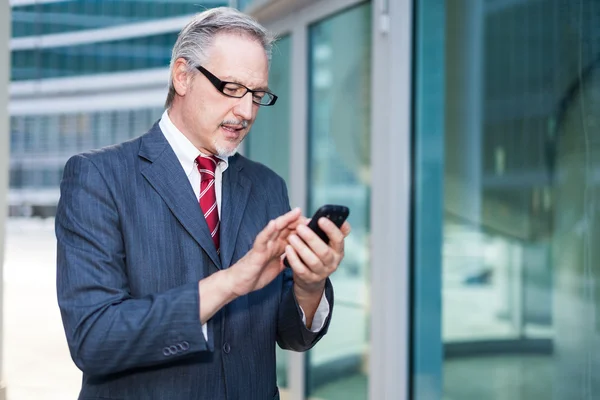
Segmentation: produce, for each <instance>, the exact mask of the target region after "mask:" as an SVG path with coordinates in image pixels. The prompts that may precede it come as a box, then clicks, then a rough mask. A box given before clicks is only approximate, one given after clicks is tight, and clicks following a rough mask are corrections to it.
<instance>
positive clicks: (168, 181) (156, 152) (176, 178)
mask: <svg viewBox="0 0 600 400" xmlns="http://www.w3.org/2000/svg"><path fill="white" fill-rule="evenodd" d="M139 156H140V157H142V158H144V159H146V160H148V161H150V163H148V164H146V165H145V166H142V168H141V173H142V175H143V176H144V177H145V178H146V180H147V181H148V182H149V183H150V185H152V187H153V188H154V190H156V192H157V193H158V194H159V195H160V196H161V197H162V199H163V200H164V202H165V203H166V204H167V206H168V207H169V209H170V210H171V212H172V213H173V215H174V216H175V218H177V220H179V222H180V223H181V225H182V226H183V227H184V228H185V229H186V230H187V231H188V232H189V234H190V235H191V236H192V237H193V238H194V239H195V240H196V241H197V242H198V244H199V245H200V246H202V248H203V249H204V251H205V252H206V253H207V254H208V256H209V257H210V259H211V260H212V261H213V262H214V263H215V265H216V266H217V267H218V268H221V260H220V259H219V256H218V255H217V250H216V249H215V245H214V243H213V241H212V238H211V236H210V232H209V230H208V225H207V224H206V220H205V219H204V217H203V215H202V212H201V210H200V206H199V204H198V202H197V201H196V196H195V195H194V191H193V190H192V188H191V186H190V182H189V180H188V179H187V177H186V176H185V173H184V171H183V168H181V164H180V163H179V160H177V156H176V155H175V153H174V152H173V149H171V146H169V143H168V142H167V139H166V138H165V137H164V135H163V133H162V131H161V130H160V128H159V127H158V124H155V125H154V127H153V128H152V129H151V130H150V132H148V133H147V134H146V135H144V136H143V137H142V144H141V146H140V152H139Z"/></svg>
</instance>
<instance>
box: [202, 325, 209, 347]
mask: <svg viewBox="0 0 600 400" xmlns="http://www.w3.org/2000/svg"><path fill="white" fill-rule="evenodd" d="M202 334H203V335H204V340H206V341H207V342H208V328H207V326H206V324H205V323H204V324H202Z"/></svg>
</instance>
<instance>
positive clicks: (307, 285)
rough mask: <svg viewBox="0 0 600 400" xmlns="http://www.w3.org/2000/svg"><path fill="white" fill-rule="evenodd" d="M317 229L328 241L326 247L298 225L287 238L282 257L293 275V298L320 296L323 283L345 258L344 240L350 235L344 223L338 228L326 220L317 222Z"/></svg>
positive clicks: (315, 236) (307, 229)
mask: <svg viewBox="0 0 600 400" xmlns="http://www.w3.org/2000/svg"><path fill="white" fill-rule="evenodd" d="M305 222H308V219H307V220H306V221H305ZM318 224H319V227H320V228H321V229H322V230H323V232H325V233H326V234H327V236H328V237H329V245H327V244H326V243H325V242H323V241H322V240H321V238H319V237H318V236H317V235H316V234H315V233H314V232H313V231H312V230H311V229H310V228H309V227H308V226H306V223H305V224H300V225H298V226H297V227H296V232H295V233H292V234H291V235H290V236H289V237H288V242H289V243H290V244H289V245H288V246H286V249H285V255H286V257H287V259H288V262H289V264H290V266H291V268H292V270H293V271H294V286H295V288H294V289H295V291H296V295H297V296H298V295H312V294H315V293H318V294H319V295H321V294H322V293H323V289H324V288H325V281H326V279H327V278H328V277H329V276H330V275H331V274H333V273H334V272H335V271H336V270H337V268H338V266H339V265H340V262H341V261H342V258H344V239H345V238H346V236H348V234H349V233H350V224H349V223H348V222H347V221H346V222H344V224H343V225H342V226H341V228H338V227H337V226H336V225H335V224H334V223H333V222H331V221H330V220H328V219H327V218H320V219H319V221H318Z"/></svg>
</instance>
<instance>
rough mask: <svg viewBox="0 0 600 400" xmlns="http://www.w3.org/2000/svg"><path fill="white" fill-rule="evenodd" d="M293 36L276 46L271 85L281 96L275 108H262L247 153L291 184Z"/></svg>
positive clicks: (270, 75)
mask: <svg viewBox="0 0 600 400" xmlns="http://www.w3.org/2000/svg"><path fill="white" fill-rule="evenodd" d="M290 57H291V39H290V37H289V36H285V37H283V38H281V39H279V40H278V41H277V42H276V44H275V46H274V49H273V59H272V61H271V70H270V71H269V87H270V88H271V90H272V91H273V92H274V93H275V94H276V95H277V96H278V99H277V103H276V104H275V105H274V106H272V107H261V108H260V110H259V113H258V118H257V119H256V121H255V122H254V125H253V126H252V132H250V134H249V135H248V139H247V140H248V144H247V148H246V149H247V154H248V156H249V157H250V158H252V159H253V160H256V161H260V162H261V163H263V164H265V165H266V166H268V167H269V168H271V169H272V170H274V171H275V172H277V173H278V174H279V175H281V176H282V177H283V179H285V180H286V182H288V183H289V181H288V178H289V161H290V158H289V157H290V151H289V148H290V98H291V93H290V85H291V80H290Z"/></svg>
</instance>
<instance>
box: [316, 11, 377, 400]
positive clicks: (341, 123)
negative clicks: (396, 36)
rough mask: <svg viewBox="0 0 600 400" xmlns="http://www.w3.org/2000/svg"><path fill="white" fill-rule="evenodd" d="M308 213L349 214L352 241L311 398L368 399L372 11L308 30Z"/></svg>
mask: <svg viewBox="0 0 600 400" xmlns="http://www.w3.org/2000/svg"><path fill="white" fill-rule="evenodd" d="M309 40H310V49H309V51H310V53H309V59H310V61H309V62H310V64H309V65H310V87H309V99H310V101H309V113H310V119H309V129H310V131H309V141H310V142H309V160H308V164H309V182H308V188H309V199H308V204H309V210H308V211H309V213H313V212H314V211H315V210H316V209H317V208H318V207H319V206H321V205H323V204H326V203H333V204H344V205H347V206H348V207H349V208H350V218H349V221H350V223H351V224H352V227H353V230H352V234H351V235H350V236H349V237H348V239H347V240H346V246H345V247H346V256H345V259H344V261H343V262H342V264H341V266H340V268H339V269H338V271H337V272H336V273H335V274H334V275H333V276H332V281H333V286H334V288H335V298H336V301H335V311H334V316H333V319H332V322H331V326H330V327H329V332H328V334H327V335H326V336H325V337H324V338H323V339H322V341H321V342H320V343H319V344H318V345H317V347H316V348H315V349H313V350H312V351H311V352H310V353H309V357H308V358H309V369H308V374H307V376H308V391H309V393H308V395H309V396H314V397H316V398H322V399H328V400H331V399H344V400H348V399H365V398H367V371H368V361H369V359H368V354H369V353H368V352H369V336H368V317H369V305H368V298H369V294H368V288H369V255H368V237H369V228H370V227H369V225H370V224H369V210H370V208H369V195H370V184H371V178H370V173H371V171H370V167H371V162H370V149H369V144H370V132H369V124H370V119H369V116H370V79H371V71H370V64H371V42H370V41H371V6H370V4H364V5H360V6H357V7H355V8H352V9H350V10H347V11H345V12H343V13H340V14H338V15H335V16H333V17H331V18H328V19H326V20H324V21H322V22H319V23H316V24H315V25H313V26H311V27H310V31H309Z"/></svg>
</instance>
